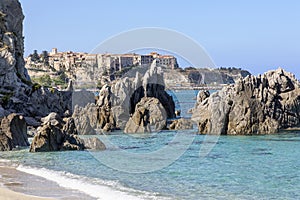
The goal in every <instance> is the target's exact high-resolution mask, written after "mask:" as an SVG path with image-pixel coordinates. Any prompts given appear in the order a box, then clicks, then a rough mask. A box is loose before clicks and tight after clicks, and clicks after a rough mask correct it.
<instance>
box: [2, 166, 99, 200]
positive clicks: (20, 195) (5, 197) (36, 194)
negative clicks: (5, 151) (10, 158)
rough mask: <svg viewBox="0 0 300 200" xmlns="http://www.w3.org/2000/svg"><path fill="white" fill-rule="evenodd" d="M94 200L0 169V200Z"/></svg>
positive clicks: (9, 169)
mask: <svg viewBox="0 0 300 200" xmlns="http://www.w3.org/2000/svg"><path fill="white" fill-rule="evenodd" d="M27 199H28V200H30V199H33V200H40V199H42V200H50V199H51V200H53V199H59V200H71V199H72V200H80V199H85V200H94V199H95V198H93V197H91V196H88V195H86V194H83V193H81V192H79V191H76V190H71V189H67V188H63V187H60V186H59V185H58V184H57V183H54V182H52V181H49V180H47V179H44V178H41V177H38V176H34V175H30V174H27V173H24V172H20V171H18V170H16V168H14V167H8V166H1V167H0V200H27Z"/></svg>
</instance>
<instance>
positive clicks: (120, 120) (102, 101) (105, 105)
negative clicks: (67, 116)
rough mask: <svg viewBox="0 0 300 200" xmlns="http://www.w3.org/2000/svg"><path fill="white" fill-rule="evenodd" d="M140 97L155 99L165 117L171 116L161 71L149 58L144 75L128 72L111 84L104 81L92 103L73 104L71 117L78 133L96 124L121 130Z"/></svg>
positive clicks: (172, 111) (172, 110)
mask: <svg viewBox="0 0 300 200" xmlns="http://www.w3.org/2000/svg"><path fill="white" fill-rule="evenodd" d="M144 97H154V98H156V99H158V101H159V102H160V104H161V105H162V106H163V108H164V110H165V113H166V117H167V118H174V117H175V104H174V101H173V99H172V97H171V96H170V95H169V94H168V93H167V92H166V91H165V87H164V80H163V72H162V70H161V68H160V67H157V66H156V63H155V62H153V64H152V65H151V66H150V67H149V69H148V70H146V72H145V73H144V76H142V74H141V73H140V72H136V74H135V76H132V75H129V76H128V77H124V78H121V79H119V80H117V81H115V82H113V83H112V84H111V85H104V86H103V87H102V88H101V90H100V92H99V99H98V101H97V103H96V105H95V104H89V105H87V106H86V107H85V108H80V107H76V108H75V110H74V114H73V118H74V119H75V122H76V123H77V124H76V126H77V127H78V130H79V132H80V133H81V134H84V133H86V132H92V131H90V130H91V129H90V128H93V129H95V128H98V129H100V130H102V131H104V132H107V131H112V130H115V129H122V130H123V129H125V127H126V124H127V122H128V120H129V119H130V116H132V115H134V113H135V111H136V105H137V104H138V103H139V102H140V101H141V100H142V99H143V98H144ZM81 127H87V128H81ZM159 127H160V128H162V127H165V126H159ZM84 129H87V130H88V131H85V130H84Z"/></svg>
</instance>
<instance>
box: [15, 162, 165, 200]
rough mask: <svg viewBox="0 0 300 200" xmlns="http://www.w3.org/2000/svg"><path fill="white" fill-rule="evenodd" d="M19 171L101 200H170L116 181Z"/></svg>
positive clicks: (22, 168)
mask: <svg viewBox="0 0 300 200" xmlns="http://www.w3.org/2000/svg"><path fill="white" fill-rule="evenodd" d="M17 170H19V171H22V172H25V173H28V174H32V175H35V176H39V177H43V178H45V179H47V180H50V181H53V182H55V183H57V184H58V185H59V186H61V187H64V188H67V189H73V190H77V191H80V192H82V193H85V194H87V195H89V196H91V197H94V198H97V199H99V200H118V199H122V200H127V199H128V200H139V199H168V198H163V197H161V196H160V197H158V196H157V194H155V193H150V192H145V191H138V190H135V189H131V188H125V187H124V186H122V185H121V184H119V183H118V182H116V181H104V180H100V179H93V178H87V177H82V176H78V175H74V174H71V173H67V172H58V171H54V170H49V169H45V168H33V167H28V166H23V165H20V166H18V167H17Z"/></svg>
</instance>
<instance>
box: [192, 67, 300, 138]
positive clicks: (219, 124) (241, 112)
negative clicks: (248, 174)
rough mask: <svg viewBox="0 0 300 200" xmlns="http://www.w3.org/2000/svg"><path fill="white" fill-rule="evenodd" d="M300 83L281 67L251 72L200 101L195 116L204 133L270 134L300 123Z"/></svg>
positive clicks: (200, 129) (200, 130) (201, 131)
mask: <svg viewBox="0 0 300 200" xmlns="http://www.w3.org/2000/svg"><path fill="white" fill-rule="evenodd" d="M299 106H300V84H299V82H298V80H297V79H296V78H295V76H294V75H292V74H291V73H288V72H286V71H284V70H283V69H278V70H274V71H269V72H267V73H265V74H263V75H260V76H258V77H255V76H247V77H246V78H244V79H243V80H240V81H239V82H237V83H236V84H235V85H230V86H227V87H225V88H223V89H222V90H221V91H219V92H216V93H214V94H212V95H211V96H210V97H208V98H206V99H205V100H204V101H202V102H200V103H199V104H198V105H197V106H196V107H195V109H194V111H193V116H192V119H193V120H194V121H195V122H197V123H198V128H199V132H200V133H202V134H228V135H248V134H270V133H276V132H278V131H279V129H285V128H289V127H294V126H299V122H300V118H299V116H300V109H299V108H300V107H299Z"/></svg>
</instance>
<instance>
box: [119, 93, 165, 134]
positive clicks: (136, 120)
mask: <svg viewBox="0 0 300 200" xmlns="http://www.w3.org/2000/svg"><path fill="white" fill-rule="evenodd" d="M166 123H167V113H166V111H165V109H164V107H163V105H162V104H161V103H160V101H159V100H158V99H156V98H153V97H144V98H142V99H141V101H140V102H139V103H138V104H136V107H135V112H134V113H133V115H132V117H130V119H129V120H128V122H127V124H126V127H125V129H124V132H125V133H145V132H155V131H159V130H162V129H165V128H166Z"/></svg>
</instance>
